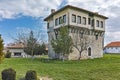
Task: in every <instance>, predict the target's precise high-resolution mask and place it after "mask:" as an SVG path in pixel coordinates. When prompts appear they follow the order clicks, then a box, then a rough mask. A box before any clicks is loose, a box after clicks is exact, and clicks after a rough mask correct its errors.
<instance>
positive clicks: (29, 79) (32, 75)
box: [25, 70, 37, 80]
mask: <svg viewBox="0 0 120 80" xmlns="http://www.w3.org/2000/svg"><path fill="white" fill-rule="evenodd" d="M25 80H37V73H36V71H33V70H29V71H27V73H26V75H25Z"/></svg>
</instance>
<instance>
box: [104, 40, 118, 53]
mask: <svg viewBox="0 0 120 80" xmlns="http://www.w3.org/2000/svg"><path fill="white" fill-rule="evenodd" d="M104 53H120V41H118V42H111V43H109V44H107V45H106V46H105V48H104Z"/></svg>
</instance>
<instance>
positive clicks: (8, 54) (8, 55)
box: [5, 50, 11, 58]
mask: <svg viewBox="0 0 120 80" xmlns="http://www.w3.org/2000/svg"><path fill="white" fill-rule="evenodd" d="M5 58H11V52H10V51H9V50H8V51H7V53H6V54H5Z"/></svg>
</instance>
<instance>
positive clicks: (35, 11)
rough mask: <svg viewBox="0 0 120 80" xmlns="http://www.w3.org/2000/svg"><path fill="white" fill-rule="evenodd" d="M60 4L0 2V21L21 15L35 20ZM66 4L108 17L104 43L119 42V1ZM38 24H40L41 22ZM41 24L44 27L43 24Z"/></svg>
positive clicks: (22, 0) (74, 0)
mask: <svg viewBox="0 0 120 80" xmlns="http://www.w3.org/2000/svg"><path fill="white" fill-rule="evenodd" d="M62 2H64V0H0V20H2V19H6V18H7V19H11V18H16V17H19V16H21V15H23V16H31V17H35V18H38V17H46V16H48V15H49V14H50V10H51V9H52V8H54V9H57V8H59V7H60V5H61V3H62ZM66 2H67V4H70V5H74V6H77V7H80V8H84V9H87V10H91V11H94V12H99V13H100V14H103V15H105V16H108V17H109V19H108V21H107V25H106V35H105V36H106V37H105V43H108V42H110V41H115V40H120V37H119V35H120V32H119V31H120V28H119V27H120V22H119V19H120V0H66ZM62 6H64V5H62ZM39 22H40V23H39V24H41V22H42V20H40V21H39ZM42 24H43V25H42V26H45V24H44V23H42ZM45 28H46V27H45ZM45 28H43V29H45ZM111 35H112V37H111Z"/></svg>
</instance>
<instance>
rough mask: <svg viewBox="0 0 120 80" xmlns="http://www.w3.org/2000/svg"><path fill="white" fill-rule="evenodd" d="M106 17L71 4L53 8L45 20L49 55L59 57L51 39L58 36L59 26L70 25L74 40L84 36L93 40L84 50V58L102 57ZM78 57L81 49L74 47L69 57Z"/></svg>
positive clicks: (70, 32) (70, 33)
mask: <svg viewBox="0 0 120 80" xmlns="http://www.w3.org/2000/svg"><path fill="white" fill-rule="evenodd" d="M106 19H108V18H107V17H105V16H103V15H100V14H98V13H94V12H91V11H88V10H85V9H81V8H78V7H75V6H71V5H67V6H65V7H63V8H61V9H59V10H57V11H55V10H54V9H52V10H51V14H50V15H49V16H48V17H46V18H45V19H44V21H47V32H48V39H49V40H48V42H49V46H48V55H49V57H50V58H56V57H57V55H56V54H55V52H54V50H53V48H52V46H51V39H52V37H54V38H56V37H57V35H58V33H59V27H61V26H62V25H64V26H68V27H69V35H70V36H71V37H72V39H73V42H74V41H75V40H77V39H78V40H79V39H81V38H82V36H86V37H87V38H89V41H91V42H90V43H89V46H88V47H87V50H85V51H83V52H82V57H81V58H82V59H87V58H98V57H102V56H103V45H104V32H105V20H106ZM78 44H79V43H78ZM78 57H79V51H78V50H77V49H76V48H75V47H73V52H72V53H70V54H69V56H68V58H69V59H70V60H75V59H78Z"/></svg>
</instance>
